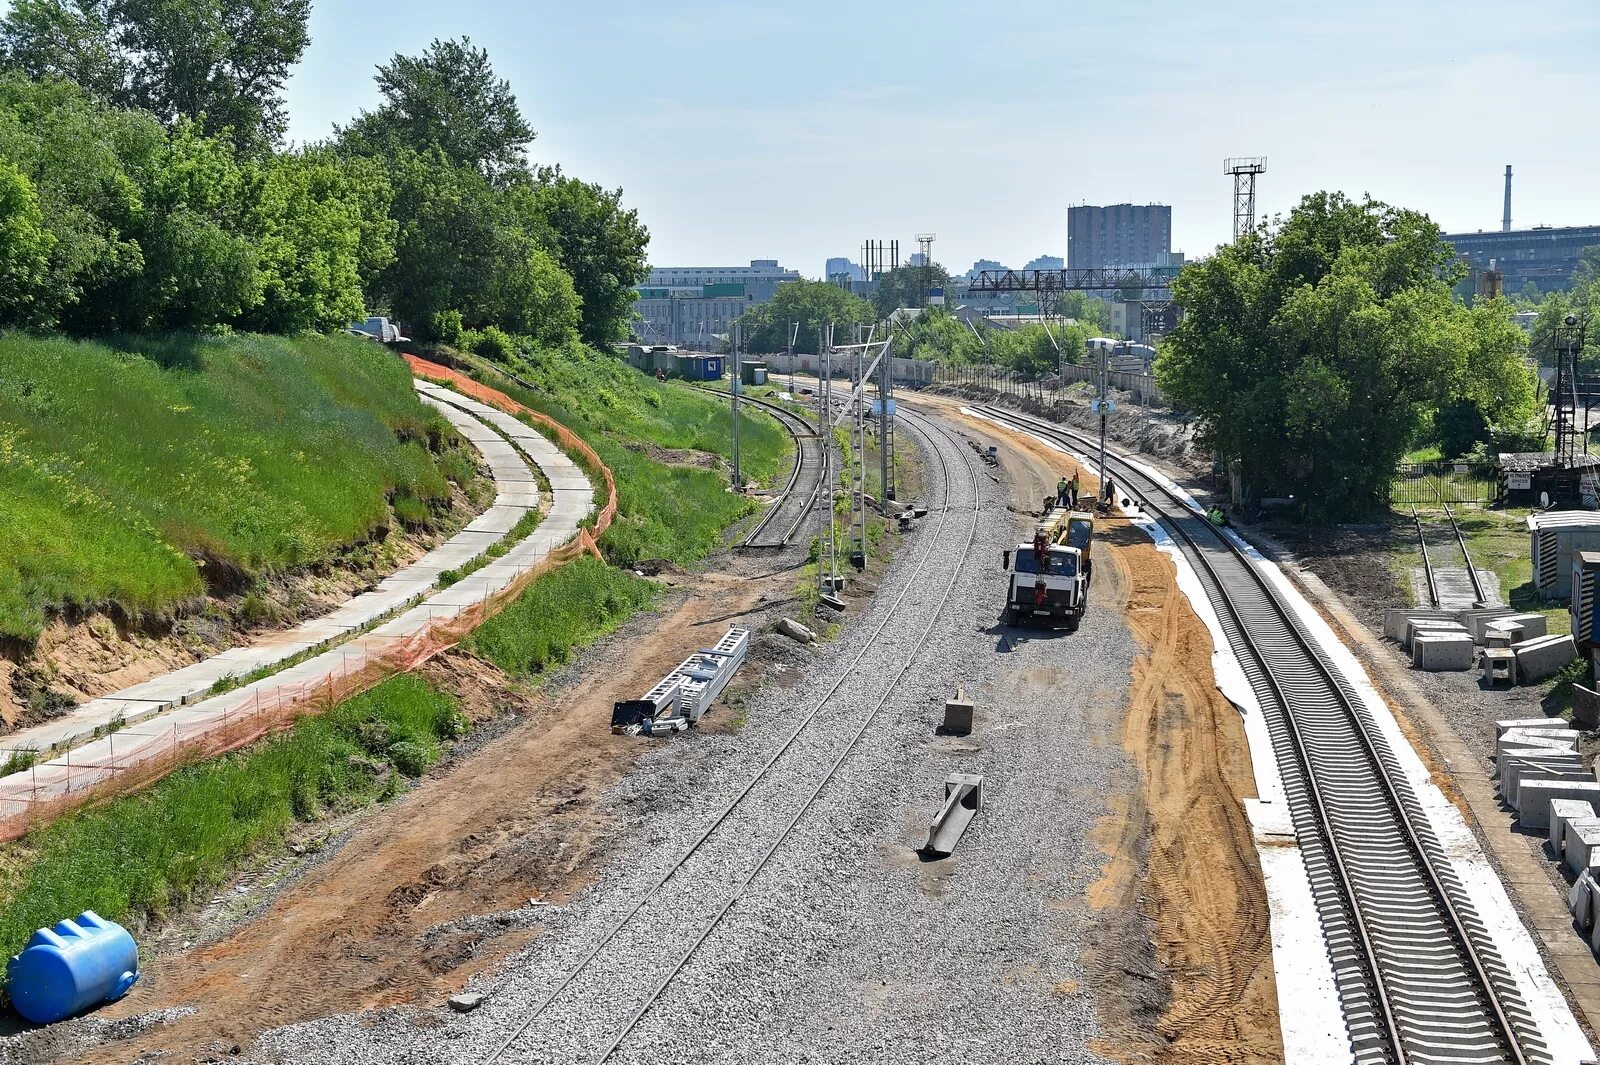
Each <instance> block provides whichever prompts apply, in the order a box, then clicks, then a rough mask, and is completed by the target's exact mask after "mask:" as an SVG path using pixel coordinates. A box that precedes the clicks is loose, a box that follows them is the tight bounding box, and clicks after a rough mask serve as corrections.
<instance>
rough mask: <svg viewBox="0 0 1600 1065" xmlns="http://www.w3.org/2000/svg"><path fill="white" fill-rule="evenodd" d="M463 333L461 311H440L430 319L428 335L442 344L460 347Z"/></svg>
mask: <svg viewBox="0 0 1600 1065" xmlns="http://www.w3.org/2000/svg"><path fill="white" fill-rule="evenodd" d="M462 332H463V329H462V326H461V312H460V311H438V312H436V313H435V314H434V315H433V316H432V317H431V318H429V319H428V334H429V335H430V336H431V337H432V338H433V339H434V340H437V341H438V342H439V343H441V344H449V345H450V346H451V347H459V346H460V344H461V334H462Z"/></svg>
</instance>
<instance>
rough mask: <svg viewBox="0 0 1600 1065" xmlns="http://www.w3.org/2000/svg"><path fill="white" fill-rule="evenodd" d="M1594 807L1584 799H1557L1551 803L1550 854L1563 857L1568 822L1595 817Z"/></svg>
mask: <svg viewBox="0 0 1600 1065" xmlns="http://www.w3.org/2000/svg"><path fill="white" fill-rule="evenodd" d="M1594 815H1595V814H1594V805H1593V804H1592V803H1587V802H1584V801H1583V800H1582V799H1556V800H1554V801H1553V802H1551V803H1550V837H1549V840H1548V842H1549V844H1550V853H1551V854H1553V855H1555V856H1556V857H1557V858H1560V857H1561V847H1562V845H1563V844H1564V843H1565V842H1566V833H1567V822H1568V821H1573V820H1576V819H1577V818H1580V817H1593V816H1594Z"/></svg>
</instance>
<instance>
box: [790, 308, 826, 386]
mask: <svg viewBox="0 0 1600 1065" xmlns="http://www.w3.org/2000/svg"><path fill="white" fill-rule="evenodd" d="M789 326H790V329H789V398H790V399H791V400H793V399H794V344H795V341H797V340H799V339H800V323H799V322H790V323H789ZM819 329H820V327H819ZM818 347H819V348H820V347H821V345H820V344H819V345H818Z"/></svg>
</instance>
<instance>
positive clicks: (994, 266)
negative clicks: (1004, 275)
mask: <svg viewBox="0 0 1600 1065" xmlns="http://www.w3.org/2000/svg"><path fill="white" fill-rule="evenodd" d="M1004 269H1005V267H1004V266H1003V265H1001V264H1000V263H998V262H996V261H995V260H993V259H979V260H978V261H977V262H975V263H973V264H972V269H970V270H968V271H967V273H966V278H967V280H968V281H971V280H972V279H973V278H975V277H977V276H978V275H979V274H981V273H982V272H983V271H985V270H990V271H995V270H1004Z"/></svg>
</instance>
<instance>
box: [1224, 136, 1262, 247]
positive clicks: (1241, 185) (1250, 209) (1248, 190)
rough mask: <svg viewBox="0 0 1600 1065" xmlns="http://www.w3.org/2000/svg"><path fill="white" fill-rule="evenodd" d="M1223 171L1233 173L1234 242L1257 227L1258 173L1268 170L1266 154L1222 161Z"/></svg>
mask: <svg viewBox="0 0 1600 1065" xmlns="http://www.w3.org/2000/svg"><path fill="white" fill-rule="evenodd" d="M1222 172H1223V173H1224V174H1232V175H1233V242H1234V243H1235V244H1237V243H1239V238H1240V237H1242V236H1243V235H1244V234H1246V233H1248V232H1250V231H1251V230H1252V229H1254V228H1255V227H1256V175H1257V174H1265V173H1266V172H1267V157H1266V156H1264V155H1247V156H1239V157H1237V158H1234V159H1224V160H1223V161H1222Z"/></svg>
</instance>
